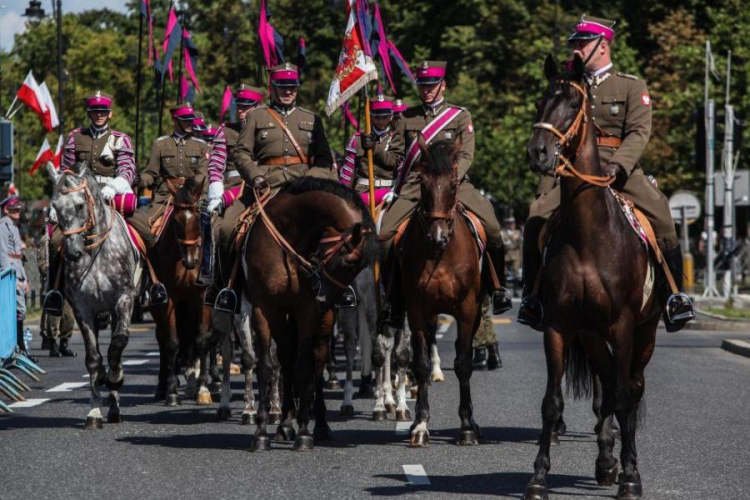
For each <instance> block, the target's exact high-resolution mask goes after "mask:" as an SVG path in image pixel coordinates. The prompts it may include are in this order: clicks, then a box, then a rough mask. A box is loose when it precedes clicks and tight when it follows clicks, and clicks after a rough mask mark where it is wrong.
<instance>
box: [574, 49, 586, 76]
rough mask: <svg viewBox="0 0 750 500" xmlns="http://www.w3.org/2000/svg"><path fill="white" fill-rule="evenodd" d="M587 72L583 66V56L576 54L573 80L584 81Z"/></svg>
mask: <svg viewBox="0 0 750 500" xmlns="http://www.w3.org/2000/svg"><path fill="white" fill-rule="evenodd" d="M585 72H586V68H585V67H584V65H583V59H581V56H580V55H578V54H576V55H575V57H573V75H572V76H573V79H574V80H576V81H579V82H580V81H581V80H583V75H584V73H585Z"/></svg>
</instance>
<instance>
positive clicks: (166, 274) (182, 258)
mask: <svg viewBox="0 0 750 500" xmlns="http://www.w3.org/2000/svg"><path fill="white" fill-rule="evenodd" d="M170 191H172V195H173V197H174V203H173V204H172V205H171V207H172V214H171V215H170V216H169V217H168V220H167V222H166V225H165V227H163V229H162V234H161V237H160V238H159V241H158V242H157V244H156V246H154V248H153V249H151V250H150V251H149V259H150V260H151V262H152V264H153V266H154V270H155V271H156V274H157V276H158V278H159V281H160V282H161V283H163V284H164V286H165V287H166V289H167V293H168V296H169V299H168V301H167V303H166V304H163V305H158V306H152V307H151V315H152V316H153V317H154V322H155V323H156V340H157V341H158V343H159V354H160V366H159V383H158V386H157V389H156V398H157V399H162V398H164V399H165V404H166V405H167V406H177V405H179V404H180V399H179V397H178V395H177V375H178V369H179V364H180V363H183V364H186V365H187V366H186V368H187V370H188V372H189V373H188V375H187V376H186V378H189V379H190V380H189V381H188V382H189V384H188V387H189V388H192V389H193V390H194V388H195V376H196V373H195V368H194V366H193V363H194V360H195V359H196V352H195V346H196V342H197V341H198V340H199V339H201V338H207V337H208V335H209V333H210V331H209V327H210V323H211V308H209V307H204V305H203V295H204V293H205V291H206V288H205V287H203V286H199V285H196V279H197V278H198V272H199V265H200V261H201V244H200V243H201V238H200V226H199V212H198V202H199V200H200V197H201V193H202V192H203V181H200V182H199V181H196V180H195V179H188V180H187V181H186V182H185V184H184V185H183V186H182V188H181V189H179V190H177V189H171V188H170ZM178 356H179V358H180V359H179V361H178ZM203 361H204V362H205V361H206V359H204V360H203ZM206 367H207V364H203V368H204V369H203V370H202V371H203V372H205V371H206V369H205V368H206ZM186 396H187V397H194V394H191V393H190V391H188V390H186ZM207 402H208V403H210V399H209V400H208V401H207Z"/></svg>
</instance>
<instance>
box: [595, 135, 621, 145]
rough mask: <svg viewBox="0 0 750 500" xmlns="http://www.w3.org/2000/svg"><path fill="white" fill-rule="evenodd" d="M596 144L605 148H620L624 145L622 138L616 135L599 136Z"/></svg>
mask: <svg viewBox="0 0 750 500" xmlns="http://www.w3.org/2000/svg"><path fill="white" fill-rule="evenodd" d="M596 144H597V145H599V146H602V147H605V148H619V147H620V146H621V145H622V139H620V138H619V137H615V136H607V137H601V136H597V138H596Z"/></svg>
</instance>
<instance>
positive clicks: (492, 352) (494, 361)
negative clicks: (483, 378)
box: [487, 344, 503, 370]
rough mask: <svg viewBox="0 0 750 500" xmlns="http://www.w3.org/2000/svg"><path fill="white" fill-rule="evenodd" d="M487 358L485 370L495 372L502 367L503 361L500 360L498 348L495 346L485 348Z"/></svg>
mask: <svg viewBox="0 0 750 500" xmlns="http://www.w3.org/2000/svg"><path fill="white" fill-rule="evenodd" d="M487 352H488V354H489V356H488V357H487V369H488V370H497V369H498V368H502V367H503V360H502V359H500V348H499V347H498V345H497V344H492V345H491V346H488V347H487Z"/></svg>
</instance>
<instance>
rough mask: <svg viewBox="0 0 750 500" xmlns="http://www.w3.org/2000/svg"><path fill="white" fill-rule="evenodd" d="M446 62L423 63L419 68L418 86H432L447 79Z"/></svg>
mask: <svg viewBox="0 0 750 500" xmlns="http://www.w3.org/2000/svg"><path fill="white" fill-rule="evenodd" d="M447 66H448V63H447V62H445V61H422V62H421V63H419V66H418V67H417V85H432V84H434V83H438V82H442V81H443V79H444V78H445V68H446V67H447Z"/></svg>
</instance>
